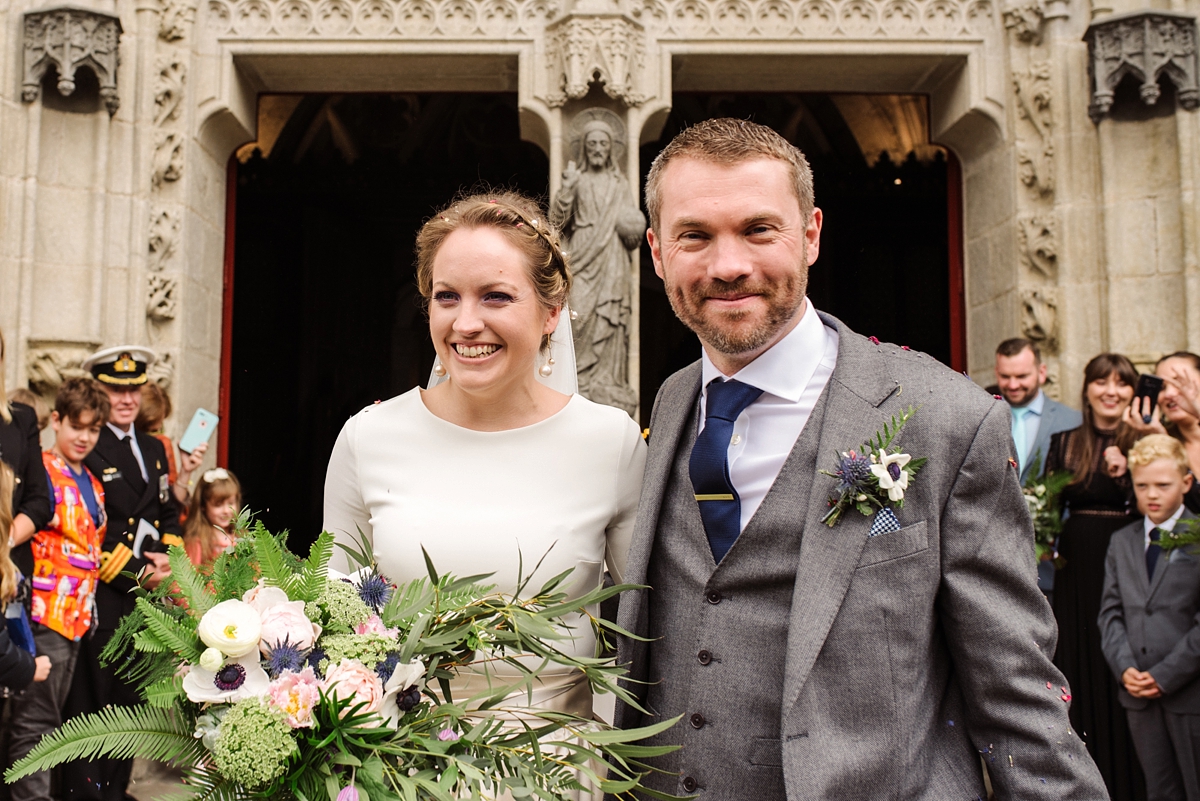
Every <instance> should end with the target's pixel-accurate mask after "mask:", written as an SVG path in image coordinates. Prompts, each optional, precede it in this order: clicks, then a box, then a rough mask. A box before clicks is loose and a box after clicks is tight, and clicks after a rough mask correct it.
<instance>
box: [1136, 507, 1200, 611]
mask: <svg viewBox="0 0 1200 801" xmlns="http://www.w3.org/2000/svg"><path fill="white" fill-rule="evenodd" d="M1194 517H1195V515H1194V514H1192V513H1191V512H1189V511H1188V510H1187V509H1184V510H1183V514H1182V515H1180V516H1179V521H1180V522H1182V521H1184V520H1189V519H1192V518H1194ZM1175 527H1176V528H1178V527H1179V523H1176V524H1175ZM1145 543H1146V539H1145V534H1143V535H1142V540H1141V544H1142V547H1143V548H1145ZM1174 554H1175V551H1173V550H1172V551H1163V552H1162V553H1161V554H1159V555H1158V564H1157V566H1156V567H1155V569H1154V579H1153V580H1152V581H1150V589H1149V591H1148V592H1147V594H1146V600H1147V601H1149V600H1150V599H1151V598H1153V597H1154V593H1155V592H1157V591H1158V588H1159V587H1160V586H1162V583H1163V581H1164V576H1166V574H1167V571H1168V570H1169V569H1170V567H1171V557H1172V556H1173V555H1174ZM1145 560H1146V555H1145V550H1143V551H1142V573H1143V574H1144V573H1145V572H1146V569H1145V564H1146V561H1145Z"/></svg>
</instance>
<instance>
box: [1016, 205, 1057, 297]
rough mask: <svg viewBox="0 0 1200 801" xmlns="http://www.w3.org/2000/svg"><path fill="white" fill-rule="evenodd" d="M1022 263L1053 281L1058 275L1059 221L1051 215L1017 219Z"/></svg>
mask: <svg viewBox="0 0 1200 801" xmlns="http://www.w3.org/2000/svg"><path fill="white" fill-rule="evenodd" d="M1017 239H1018V242H1019V244H1020V249H1019V253H1020V257H1021V264H1022V266H1024V267H1025V268H1026V269H1029V270H1033V271H1034V272H1036V273H1038V274H1039V275H1040V276H1041V277H1043V278H1046V279H1049V280H1051V281H1053V280H1056V279H1057V277H1058V222H1057V221H1056V220H1055V219H1054V218H1053V217H1052V216H1050V215H1042V214H1032V215H1027V216H1024V217H1020V218H1018V219H1017Z"/></svg>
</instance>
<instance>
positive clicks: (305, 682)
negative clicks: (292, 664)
mask: <svg viewBox="0 0 1200 801" xmlns="http://www.w3.org/2000/svg"><path fill="white" fill-rule="evenodd" d="M267 697H268V698H270V699H271V703H272V704H274V705H275V707H277V708H278V709H279V710H280V711H282V712H283V714H284V715H285V716H286V719H287V724H288V725H289V726H291V727H292V728H293V729H307V728H311V727H312V725H313V721H312V711H313V707H314V706H316V705H317V704H318V703H320V701H321V682H320V681H318V680H317V675H316V674H315V673H313V669H312V668H311V667H306V668H305V669H304V670H302V671H300V672H299V673H293V672H292V671H290V670H285V671H284V672H283V674H282V675H280V677H279V678H277V679H275V681H273V682H271V684H270V686H269V687H268V688H267Z"/></svg>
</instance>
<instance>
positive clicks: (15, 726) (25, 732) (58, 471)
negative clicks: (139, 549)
mask: <svg viewBox="0 0 1200 801" xmlns="http://www.w3.org/2000/svg"><path fill="white" fill-rule="evenodd" d="M109 407H110V402H109V399H108V393H107V392H105V391H104V387H102V386H101V385H100V384H99V383H98V382H97V381H96V380H95V379H92V378H72V379H69V380H67V381H65V382H64V383H63V385H62V386H61V387H60V388H59V390H58V396H57V397H56V398H55V400H54V412H53V413H52V414H51V417H50V422H51V425H52V426H54V433H55V442H54V447H53V448H52V449H51V450H49V451H47V452H45V453H43V454H42V461H43V462H44V463H45V465H46V473H47V474H48V477H49V479H50V493H51V498H52V501H53V503H54V517H53V519H51V521H50V524H49V525H48V526H47V527H46V528H45V529H43V530H42V531H39V532H38V533H37V534H36V535H34V538H33V543H32V544H33V560H34V566H33V582H32V583H33V613H32V615H31V618H32V621H33V640H34V643H35V644H36V645H37V651H38V653H39V654H44V655H48V656H49V657H50V661H51V663H52V664H53V665H54V669H53V670H52V671H51V673H50V677H49V679H48V680H46V681H44V682H42V683H40V684H33V685H30V687H29V688H28V689H26V690H25V692H24V693H22V694H21V696H20V700H19V702H18V703H15V704H13V705H12V710H13V715H12V720H11V723H10V725H11V734H10V738H11V739H10V743H9V758H10V760H12V761H16V760H18V759H20V758H21V757H23V756H25V755H26V754H27V753H29V751H30V750H32V749H33V747H34V746H35V745H36V744H37V743H38V741H39V740H40V739H41V738H42V736H43V735H45V734H48V733H49V732H51V731H53V730H54V729H56V728H58V726H59V725H60V724H61V723H62V709H63V704H64V703H65V702H66V698H67V692H68V691H69V690H70V688H71V679H72V676H73V675H74V672H75V661H76V656H77V655H78V653H79V640H80V639H81V638H82V637H83V635H85V634H87V632H88V630H89V629H90V628H91V626H92V616H93V614H94V612H95V595H96V581H97V580H98V577H99V573H100V568H101V564H100V552H101V545H102V544H103V542H104V532H105V526H106V523H107V521H106V520H105V517H104V488H103V486H102V485H101V483H100V482H99V481H98V480H97V479H96V477H95V476H93V475H92V474H91V472H90V471H89V470H88V469H87V467H85V466H84V464H83V460H84V457H86V456H87V455H88V454H89V453H91V451H92V448H94V447H96V441H97V440H98V439H99V437H100V427H101V426H103V425H104V422H105V421H106V420H107V419H108V413H109ZM10 791H11V794H12V799H13V801H50V774H49V772H47V771H43V772H41V773H35V774H33V775H32V776H28V777H26V778H24V779H21V780H19V781H17V782H16V783H14V784H13V785H11V787H10Z"/></svg>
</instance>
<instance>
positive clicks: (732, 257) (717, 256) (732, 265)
mask: <svg viewBox="0 0 1200 801" xmlns="http://www.w3.org/2000/svg"><path fill="white" fill-rule="evenodd" d="M753 272H754V262H753V260H752V259H751V258H750V251H749V248H748V247H747V245H746V243H745V242H742V241H739V239H738V238H737V237H732V236H720V235H718V236H717V237H716V238H715V239H714V241H713V247H712V261H711V262H710V263H709V265H708V277H709V278H717V279H720V280H721V281H724V282H726V283H733V282H734V281H736V280H737V279H739V278H744V277H746V276H748V275H750V274H751V273H753Z"/></svg>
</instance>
